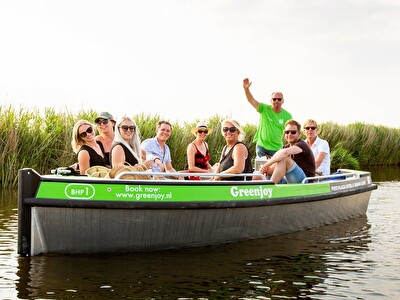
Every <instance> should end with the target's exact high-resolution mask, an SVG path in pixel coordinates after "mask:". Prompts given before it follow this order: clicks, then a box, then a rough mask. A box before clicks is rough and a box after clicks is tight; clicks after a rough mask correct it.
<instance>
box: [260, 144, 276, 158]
mask: <svg viewBox="0 0 400 300" xmlns="http://www.w3.org/2000/svg"><path fill="white" fill-rule="evenodd" d="M275 153H276V151H275V150H267V149H265V148H263V147H261V146H260V145H256V154H257V156H258V157H263V156H266V155H267V156H272V155H274V154H275Z"/></svg>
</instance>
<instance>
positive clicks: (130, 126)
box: [110, 116, 153, 168]
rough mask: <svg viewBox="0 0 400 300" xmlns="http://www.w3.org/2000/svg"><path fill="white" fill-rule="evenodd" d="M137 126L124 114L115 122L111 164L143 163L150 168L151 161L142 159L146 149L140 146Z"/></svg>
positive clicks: (144, 156)
mask: <svg viewBox="0 0 400 300" xmlns="http://www.w3.org/2000/svg"><path fill="white" fill-rule="evenodd" d="M139 135H140V133H139V128H138V127H137V126H136V123H135V121H133V119H131V118H130V117H127V116H124V117H122V118H121V120H119V121H118V122H117V124H116V131H115V137H114V143H113V145H112V147H111V151H110V161H111V166H112V167H114V166H116V165H117V164H119V163H125V162H127V163H128V164H130V165H132V166H134V165H136V164H139V163H144V165H145V166H146V168H150V167H151V165H152V163H153V161H152V160H150V161H144V160H145V158H146V151H144V150H143V149H142V148H141V147H140V137H139Z"/></svg>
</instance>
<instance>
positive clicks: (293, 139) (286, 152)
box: [260, 120, 315, 183]
mask: <svg viewBox="0 0 400 300" xmlns="http://www.w3.org/2000/svg"><path fill="white" fill-rule="evenodd" d="M284 133H285V139H286V140H287V142H288V143H287V144H286V145H285V146H283V147H282V148H281V149H280V150H279V151H277V152H276V153H275V154H274V155H273V156H272V157H271V159H270V160H268V162H267V163H266V164H264V165H263V166H262V167H261V169H260V173H261V174H264V175H269V176H271V180H272V181H273V182H275V183H282V182H285V181H282V179H283V178H285V179H286V182H288V183H300V182H302V181H303V179H304V178H306V177H314V176H315V159H314V154H313V153H312V151H311V149H310V147H308V145H307V143H306V142H305V141H303V140H302V139H300V135H301V125H300V123H299V122H297V121H295V120H289V121H287V122H286V124H285V131H284Z"/></svg>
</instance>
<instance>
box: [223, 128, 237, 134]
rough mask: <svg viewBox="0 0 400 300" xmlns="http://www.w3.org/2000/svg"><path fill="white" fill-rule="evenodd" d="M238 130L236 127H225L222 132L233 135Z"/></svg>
mask: <svg viewBox="0 0 400 300" xmlns="http://www.w3.org/2000/svg"><path fill="white" fill-rule="evenodd" d="M237 130H238V129H237V128H236V127H224V128H222V131H223V132H228V131H229V132H232V133H234V132H236V131H237Z"/></svg>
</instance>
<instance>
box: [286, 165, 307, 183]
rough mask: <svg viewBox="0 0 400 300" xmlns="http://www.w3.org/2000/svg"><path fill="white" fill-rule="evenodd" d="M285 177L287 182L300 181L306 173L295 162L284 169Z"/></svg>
mask: <svg viewBox="0 0 400 300" xmlns="http://www.w3.org/2000/svg"><path fill="white" fill-rule="evenodd" d="M285 177H286V180H287V182H288V183H300V182H302V180H303V179H304V178H306V174H305V173H304V171H303V169H302V168H300V167H299V166H298V165H297V164H296V163H293V166H291V167H290V169H289V170H287V171H286V175H285Z"/></svg>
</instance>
